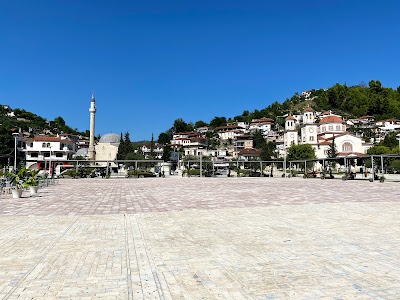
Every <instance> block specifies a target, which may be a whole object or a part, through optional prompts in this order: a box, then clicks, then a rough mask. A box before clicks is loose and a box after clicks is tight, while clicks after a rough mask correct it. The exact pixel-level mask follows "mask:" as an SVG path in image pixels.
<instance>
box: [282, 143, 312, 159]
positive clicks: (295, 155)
mask: <svg viewBox="0 0 400 300" xmlns="http://www.w3.org/2000/svg"><path fill="white" fill-rule="evenodd" d="M315 158H317V157H316V155H315V149H314V148H313V147H312V146H311V145H310V144H299V145H294V144H293V145H291V146H290V147H289V148H288V149H287V159H288V160H306V159H315Z"/></svg>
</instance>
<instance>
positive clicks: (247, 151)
mask: <svg viewBox="0 0 400 300" xmlns="http://www.w3.org/2000/svg"><path fill="white" fill-rule="evenodd" d="M260 154H261V150H258V149H255V148H245V149H243V150H242V151H240V152H239V155H260Z"/></svg>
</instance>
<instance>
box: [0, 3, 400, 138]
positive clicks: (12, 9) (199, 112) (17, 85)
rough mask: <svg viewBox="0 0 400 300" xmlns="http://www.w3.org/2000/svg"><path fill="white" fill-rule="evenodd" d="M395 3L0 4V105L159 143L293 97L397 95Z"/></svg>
mask: <svg viewBox="0 0 400 300" xmlns="http://www.w3.org/2000/svg"><path fill="white" fill-rule="evenodd" d="M399 11H400V4H399V2H398V1H378V2H377V1H369V0H364V1H361V0H355V1H352V0H346V1H345V0H314V1H311V0H304V1H289V0H286V1H285V0H281V1H266V0H265V1H261V0H260V1H252V0H247V1H235V0H230V1H223V0H221V1H219V0H213V1H206V0H202V1H197V0H190V1H187V0H186V1H174V0H168V1H166V0H163V1H156V0H155V1H148V0H147V1H135V0H131V1H101V0H93V1H83V0H79V1H75V0H72V1H71V0H68V1H67V0H64V1H61V0H60V1H57V0H40V1H32V0H30V1H24V0H21V1H1V2H0V103H2V104H8V105H10V106H11V107H13V108H16V107H19V108H24V109H26V110H28V111H31V112H33V113H35V114H38V115H40V116H42V117H45V118H47V119H48V120H53V119H54V118H55V117H57V116H62V117H63V118H64V119H65V121H66V122H67V124H68V125H70V126H71V127H73V128H78V129H79V130H82V131H84V130H86V129H88V128H89V113H88V109H89V106H90V98H91V93H92V90H93V89H94V90H95V95H96V101H97V114H96V135H97V134H101V135H102V134H105V133H108V132H116V133H120V132H126V131H129V132H130V134H131V139H132V140H142V139H150V138H151V134H152V133H154V136H155V138H157V137H158V134H159V133H160V132H163V131H165V130H167V129H168V128H170V127H171V126H172V123H173V121H174V120H175V119H177V118H183V119H184V120H185V121H187V122H196V121H198V120H203V121H205V122H209V121H210V120H211V119H212V118H213V117H215V116H226V117H234V116H235V115H239V114H241V113H242V112H243V110H250V111H252V110H254V109H263V108H265V107H266V106H268V105H269V104H270V103H272V102H273V101H279V102H282V101H284V100H285V99H286V98H289V97H291V96H292V95H293V94H294V93H295V92H301V91H303V90H307V89H312V88H325V87H330V86H332V85H333V84H335V83H336V82H339V83H345V82H346V83H347V84H348V85H355V84H359V83H360V82H362V81H364V82H366V83H368V81H369V80H371V79H378V80H380V81H381V82H382V84H383V85H384V86H388V87H393V88H396V87H397V86H399V85H400V78H399V76H400V59H399V53H400V46H399V43H400V42H399V36H400V25H399V24H400V22H399V19H398V16H399Z"/></svg>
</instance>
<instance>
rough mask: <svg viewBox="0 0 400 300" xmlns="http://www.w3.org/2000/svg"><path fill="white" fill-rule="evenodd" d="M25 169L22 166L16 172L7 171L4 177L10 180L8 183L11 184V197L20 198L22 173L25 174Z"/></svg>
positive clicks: (22, 186) (22, 184)
mask: <svg viewBox="0 0 400 300" xmlns="http://www.w3.org/2000/svg"><path fill="white" fill-rule="evenodd" d="M25 172H26V169H25V168H22V169H21V170H19V171H18V173H16V174H14V173H7V174H6V175H5V177H6V178H7V181H9V182H10V184H11V185H12V186H13V188H12V189H11V193H12V197H13V198H21V196H22V192H23V189H24V180H23V178H24V175H25Z"/></svg>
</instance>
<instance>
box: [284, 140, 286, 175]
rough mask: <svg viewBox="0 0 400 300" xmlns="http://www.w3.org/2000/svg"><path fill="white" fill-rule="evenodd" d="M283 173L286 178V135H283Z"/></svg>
mask: <svg viewBox="0 0 400 300" xmlns="http://www.w3.org/2000/svg"><path fill="white" fill-rule="evenodd" d="M283 168H284V170H283V172H284V173H283V174H284V177H285V178H286V139H285V135H283Z"/></svg>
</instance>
